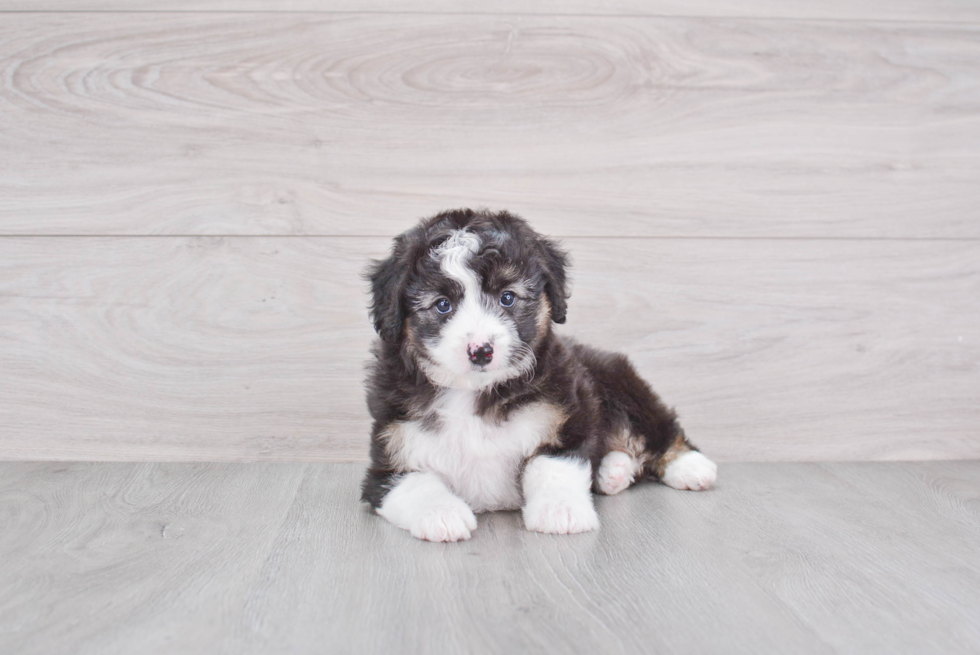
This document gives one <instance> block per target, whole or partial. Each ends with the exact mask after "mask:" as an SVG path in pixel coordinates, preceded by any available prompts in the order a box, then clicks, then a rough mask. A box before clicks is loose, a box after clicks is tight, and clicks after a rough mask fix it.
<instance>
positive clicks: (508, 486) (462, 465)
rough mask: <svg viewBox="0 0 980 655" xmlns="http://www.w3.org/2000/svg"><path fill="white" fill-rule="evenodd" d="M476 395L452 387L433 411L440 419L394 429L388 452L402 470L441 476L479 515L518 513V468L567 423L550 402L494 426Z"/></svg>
mask: <svg viewBox="0 0 980 655" xmlns="http://www.w3.org/2000/svg"><path fill="white" fill-rule="evenodd" d="M475 400H476V392H474V391H470V390H466V389H451V390H446V391H444V392H442V393H441V394H440V396H439V397H438V399H437V400H436V402H435V404H434V405H433V410H434V411H435V412H436V414H437V416H438V418H439V421H438V426H437V427H435V428H426V427H425V426H424V425H423V424H422V423H421V422H420V421H407V422H404V423H398V424H396V425H395V426H393V429H392V430H391V431H390V433H389V440H388V447H389V452H390V453H391V455H392V457H393V458H394V459H395V461H396V462H397V463H398V464H399V465H400V466H401V467H403V468H405V469H409V470H413V471H423V472H432V473H436V474H438V475H439V476H440V477H441V478H442V479H443V481H444V482H445V483H446V484H447V485H448V486H449V488H450V489H452V490H453V492H454V493H456V494H457V495H458V496H459V497H461V498H462V499H463V500H465V501H466V503H467V504H468V505H469V506H470V507H471V508H472V509H473V511H475V512H482V511H488V510H497V509H518V508H519V507H520V506H521V491H520V486H519V484H518V470H519V468H520V465H521V462H522V461H523V460H524V458H526V457H527V456H529V455H530V454H532V453H533V452H534V451H535V449H536V448H537V447H538V446H539V445H541V444H542V443H545V442H547V441H550V440H551V439H553V438H554V435H555V432H556V431H557V429H558V428H559V427H560V425H561V422H562V420H563V418H564V417H563V415H562V413H561V411H560V410H559V409H558V408H557V407H555V406H553V405H549V404H547V403H543V402H541V403H532V404H529V405H526V406H524V407H521V408H520V409H517V410H515V411H513V412H511V414H510V416H509V417H508V418H507V420H506V421H503V422H500V423H496V422H494V421H490V420H485V419H484V418H482V417H480V416H477V415H476V413H475Z"/></svg>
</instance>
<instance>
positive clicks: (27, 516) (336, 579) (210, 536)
mask: <svg viewBox="0 0 980 655" xmlns="http://www.w3.org/2000/svg"><path fill="white" fill-rule="evenodd" d="M361 472H362V467H361V466H359V465H353V464H310V463H294V464H284V463H283V464H273V463H255V464H159V463H158V464H132V463H129V464H118V463H117V464H108V463H102V464H56V463H3V464H0V526H2V530H0V652H3V653H4V654H5V655H26V654H28V653H37V654H42V653H43V654H45V655H47V654H50V653H68V652H71V653H79V654H84V653H92V654H99V655H105V654H107V653H141V654H143V655H149V654H151V653H168V654H169V653H326V652H329V653H343V652H358V653H370V652H375V653H416V652H417V653H423V652H424V653H432V652H442V653H485V652H486V653H489V652H511V653H523V652H550V653H650V652H656V653H698V652H706V653H707V652H714V653H717V652H726V653H833V652H838V653H889V654H891V653H938V652H943V653H976V652H977V651H978V650H980V621H977V617H978V616H980V549H978V543H980V462H977V461H960V462H929V463H854V464H807V463H796V464H730V465H726V466H724V467H723V468H722V470H721V477H720V483H719V486H718V487H717V488H716V489H714V490H712V491H709V492H705V493H692V492H677V491H674V490H671V489H668V488H666V487H662V486H659V485H653V484H650V485H640V486H638V487H634V488H633V489H631V490H629V491H627V492H626V493H624V494H622V495H620V496H616V497H603V498H600V499H599V500H598V507H599V514H600V517H601V520H602V522H603V526H602V529H601V530H600V531H599V532H597V533H593V534H586V535H577V536H572V537H567V536H566V537H557V536H547V535H540V534H531V533H528V532H526V531H524V529H523V528H522V526H521V523H520V519H519V516H518V515H517V514H516V513H500V514H494V515H489V516H487V515H484V516H481V517H480V526H479V527H478V529H477V530H476V532H475V533H474V537H473V539H472V540H471V541H469V542H464V543H459V544H431V543H423V542H418V541H415V540H414V539H412V538H411V537H410V536H409V535H408V534H407V533H406V532H404V531H401V530H398V529H397V528H394V527H392V526H391V525H389V524H387V523H386V522H384V521H383V520H382V519H380V518H378V517H375V516H373V515H371V514H369V513H368V512H367V511H366V510H365V509H364V507H362V506H360V505H358V502H357V484H358V482H359V478H360V475H361Z"/></svg>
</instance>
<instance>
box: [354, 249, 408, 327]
mask: <svg viewBox="0 0 980 655" xmlns="http://www.w3.org/2000/svg"><path fill="white" fill-rule="evenodd" d="M407 250H408V248H407V247H406V240H405V238H404V235H402V236H399V237H398V238H397V239H395V245H394V246H392V248H391V256H389V257H388V258H387V259H382V260H376V261H374V262H373V263H372V264H371V266H369V267H368V270H367V271H366V272H365V274H364V277H365V278H366V279H367V280H369V281H370V282H371V320H373V321H374V329H375V330H376V331H377V332H378V334H379V335H380V336H381V338H382V339H383V340H385V341H392V342H394V341H397V340H398V338H399V337H400V336H401V333H402V325H403V324H404V323H405V308H404V306H403V300H402V298H403V296H404V295H405V285H406V284H407V282H408V272H409V268H410V266H409V261H408V260H409V257H408V253H407Z"/></svg>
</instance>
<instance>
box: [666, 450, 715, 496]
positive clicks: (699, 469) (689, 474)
mask: <svg viewBox="0 0 980 655" xmlns="http://www.w3.org/2000/svg"><path fill="white" fill-rule="evenodd" d="M717 477H718V465H717V464H715V463H714V462H712V461H711V460H710V459H708V458H707V457H705V456H704V455H702V454H701V453H699V452H698V451H696V450H691V451H688V452H686V453H684V454H683V455H681V456H680V457H678V458H677V459H675V460H674V461H673V462H671V463H670V464H668V465H667V468H666V469H665V470H664V477H663V483H664V484H665V485H667V486H668V487H673V488H674V489H691V490H692V491H701V490H702V489H708V488H710V487H711V486H712V485H713V484H714V483H715V479H716V478H717Z"/></svg>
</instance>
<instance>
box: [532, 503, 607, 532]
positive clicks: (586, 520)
mask: <svg viewBox="0 0 980 655" xmlns="http://www.w3.org/2000/svg"><path fill="white" fill-rule="evenodd" d="M524 525H525V526H527V529H528V530H533V531H534V532H547V533H548V534H575V533H578V532H588V531H589V530H595V529H597V528H598V527H599V515H598V514H596V511H595V507H593V505H592V499H591V498H589V497H586V498H584V499H569V498H536V499H534V500H532V501H531V502H529V503H528V504H527V505H526V506H525V507H524Z"/></svg>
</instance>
